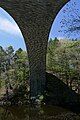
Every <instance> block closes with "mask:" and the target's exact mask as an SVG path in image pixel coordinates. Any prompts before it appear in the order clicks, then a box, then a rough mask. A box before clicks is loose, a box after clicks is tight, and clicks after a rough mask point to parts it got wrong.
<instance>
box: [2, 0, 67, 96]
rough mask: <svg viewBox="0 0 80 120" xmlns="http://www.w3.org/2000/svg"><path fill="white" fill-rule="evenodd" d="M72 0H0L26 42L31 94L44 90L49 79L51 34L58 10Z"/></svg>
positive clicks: (40, 92) (41, 92) (34, 94)
mask: <svg viewBox="0 0 80 120" xmlns="http://www.w3.org/2000/svg"><path fill="white" fill-rule="evenodd" d="M68 1H69V0H39V1H38V0H34V1H33V0H11V1H9V0H7V1H6V0H4V1H3V0H1V1H0V7H2V8H3V9H4V10H6V11H7V12H8V13H9V14H10V15H11V16H12V17H13V18H14V20H15V21H16V22H17V24H18V25H19V27H20V29H21V31H22V34H23V36H24V39H25V43H26V44H27V50H28V57H29V65H30V85H31V86H30V87H31V97H33V96H37V95H39V94H43V91H44V89H45V81H46V76H45V73H46V51H47V42H48V35H49V31H50V28H51V25H52V22H53V21H54V19H55V17H56V15H57V13H58V12H59V10H60V9H61V8H62V7H63V6H64V5H65V4H66V3H67V2H68Z"/></svg>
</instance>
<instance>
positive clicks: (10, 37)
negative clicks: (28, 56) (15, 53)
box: [0, 8, 26, 50]
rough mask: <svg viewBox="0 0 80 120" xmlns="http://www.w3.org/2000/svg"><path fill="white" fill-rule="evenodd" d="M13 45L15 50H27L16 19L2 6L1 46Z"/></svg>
mask: <svg viewBox="0 0 80 120" xmlns="http://www.w3.org/2000/svg"><path fill="white" fill-rule="evenodd" d="M10 45H12V46H13V48H14V49H15V50H17V49H18V48H20V47H21V48H22V49H23V50H26V46H25V42H24V38H23V36H22V33H21V31H20V29H19V27H18V25H17V24H16V22H15V21H14V19H13V18H12V17H11V16H10V15H9V14H8V13H7V12H6V11H4V10H3V9H2V8H0V46H2V47H3V48H5V49H6V48H7V47H8V46H10Z"/></svg>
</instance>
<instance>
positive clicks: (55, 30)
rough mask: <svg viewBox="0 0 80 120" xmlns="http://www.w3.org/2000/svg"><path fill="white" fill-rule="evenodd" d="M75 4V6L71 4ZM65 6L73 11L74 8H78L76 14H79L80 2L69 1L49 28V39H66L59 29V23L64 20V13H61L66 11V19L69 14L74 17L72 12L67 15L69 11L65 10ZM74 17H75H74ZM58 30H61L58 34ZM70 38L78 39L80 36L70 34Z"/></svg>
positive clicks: (77, 0) (78, 0)
mask: <svg viewBox="0 0 80 120" xmlns="http://www.w3.org/2000/svg"><path fill="white" fill-rule="evenodd" d="M74 3H75V4H76V5H75V6H74V5H73V4H74ZM67 5H68V6H69V7H70V8H71V7H72V8H73V10H76V9H75V7H76V8H78V10H79V11H78V13H80V0H70V2H68V3H67V4H66V5H65V6H64V7H63V8H62V9H61V10H60V11H59V13H58V14H57V16H56V18H55V20H54V21H53V24H52V27H51V31H50V34H49V39H50V38H55V37H57V38H59V39H63V38H67V35H66V34H65V33H64V30H63V28H61V24H60V21H61V20H62V19H63V18H64V13H63V11H64V10H66V11H67V12H66V13H65V16H66V19H69V17H71V16H69V14H72V15H73V16H75V14H74V11H72V13H69V11H68V10H67ZM75 17H76V16H75ZM59 30H62V32H59ZM70 38H80V34H74V33H73V34H71V36H70Z"/></svg>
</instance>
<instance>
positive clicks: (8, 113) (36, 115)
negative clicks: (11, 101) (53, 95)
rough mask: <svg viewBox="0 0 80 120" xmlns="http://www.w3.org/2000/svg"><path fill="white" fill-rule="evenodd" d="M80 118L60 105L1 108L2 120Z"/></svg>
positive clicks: (62, 119) (78, 119)
mask: <svg viewBox="0 0 80 120" xmlns="http://www.w3.org/2000/svg"><path fill="white" fill-rule="evenodd" d="M75 119H76V120H80V117H79V116H78V115H76V114H75V113H72V112H70V111H68V110H66V109H63V108H60V107H52V106H43V107H41V108H33V107H29V106H26V107H25V106H21V107H10V108H0V120H75Z"/></svg>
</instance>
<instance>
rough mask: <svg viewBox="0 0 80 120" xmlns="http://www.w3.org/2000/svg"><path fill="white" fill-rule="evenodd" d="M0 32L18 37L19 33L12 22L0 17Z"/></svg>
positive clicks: (16, 26)
mask: <svg viewBox="0 0 80 120" xmlns="http://www.w3.org/2000/svg"><path fill="white" fill-rule="evenodd" d="M0 31H3V32H6V33H8V34H11V35H17V36H19V35H20V34H21V31H20V29H19V27H18V25H17V24H16V23H15V22H14V21H10V20H9V19H6V18H3V17H0Z"/></svg>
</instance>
